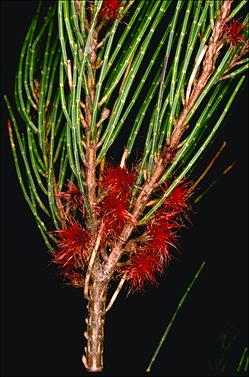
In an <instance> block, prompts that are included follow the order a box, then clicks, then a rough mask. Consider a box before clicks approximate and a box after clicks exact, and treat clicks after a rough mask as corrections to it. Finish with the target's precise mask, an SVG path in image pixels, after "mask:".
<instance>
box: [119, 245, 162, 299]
mask: <svg viewBox="0 0 249 377" xmlns="http://www.w3.org/2000/svg"><path fill="white" fill-rule="evenodd" d="M162 271H163V266H162V263H161V261H160V259H159V258H158V256H157V255H156V254H153V253H149V252H148V251H147V250H146V249H143V248H140V249H138V250H137V252H136V253H135V255H132V256H131V258H130V260H129V263H128V265H127V266H125V268H124V269H123V271H122V272H125V273H126V280H127V281H128V282H129V292H135V291H139V290H142V289H143V288H144V286H145V284H146V282H149V283H151V284H153V285H157V284H158V283H157V279H156V273H162Z"/></svg>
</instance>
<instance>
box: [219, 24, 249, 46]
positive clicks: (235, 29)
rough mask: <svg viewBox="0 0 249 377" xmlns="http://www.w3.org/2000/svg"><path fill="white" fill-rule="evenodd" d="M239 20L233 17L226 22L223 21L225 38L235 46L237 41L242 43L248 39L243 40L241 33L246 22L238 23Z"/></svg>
mask: <svg viewBox="0 0 249 377" xmlns="http://www.w3.org/2000/svg"><path fill="white" fill-rule="evenodd" d="M238 21H239V20H235V19H234V18H233V19H232V20H230V21H229V24H228V23H225V24H224V25H223V32H224V34H225V36H226V39H227V40H228V41H229V42H230V43H231V44H232V45H233V46H236V45H237V44H238V42H239V41H241V42H243V43H248V41H246V40H245V38H244V37H243V36H242V35H241V32H242V30H243V29H244V28H245V26H246V25H247V24H248V22H244V23H243V24H240V25H239V23H238Z"/></svg>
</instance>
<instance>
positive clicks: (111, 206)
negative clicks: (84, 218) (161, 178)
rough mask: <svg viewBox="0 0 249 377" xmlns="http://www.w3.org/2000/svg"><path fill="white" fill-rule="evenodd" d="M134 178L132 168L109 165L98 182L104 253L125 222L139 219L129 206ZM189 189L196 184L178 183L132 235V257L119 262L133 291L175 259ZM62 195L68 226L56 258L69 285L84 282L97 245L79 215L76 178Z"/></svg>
mask: <svg viewBox="0 0 249 377" xmlns="http://www.w3.org/2000/svg"><path fill="white" fill-rule="evenodd" d="M135 180H136V176H135V174H133V173H132V172H129V171H128V170H127V169H125V168H121V167H119V166H118V167H114V166H112V165H108V166H107V167H106V169H105V171H104V173H103V176H102V178H101V179H99V181H98V182H97V186H98V194H99V196H98V206H97V207H96V216H97V221H98V223H99V224H102V225H101V243H100V248H101V255H106V253H107V249H108V246H109V247H112V246H113V245H114V244H115V243H116V241H117V240H118V238H119V236H120V233H121V231H122V229H123V226H124V224H125V223H127V222H132V221H133V222H134V219H133V218H132V216H131V215H130V214H129V212H128V209H129V202H130V195H131V189H132V187H133V186H134V183H135ZM165 190H167V186H164V188H161V189H160V194H162V193H163V192H165ZM190 192H191V188H190V186H189V185H187V184H186V183H182V184H180V185H178V186H177V187H176V188H175V189H174V190H173V191H172V192H171V194H170V195H169V196H168V198H167V199H166V201H165V202H164V204H163V206H162V207H161V208H160V209H159V210H158V211H157V212H156V213H155V214H154V216H153V218H152V219H151V220H150V222H149V223H148V224H147V226H146V229H145V231H144V232H143V234H142V235H140V236H138V237H137V238H134V237H133V238H132V239H131V241H130V242H131V243H132V244H133V246H134V247H133V248H132V249H130V250H129V247H128V245H129V243H128V244H127V245H126V246H125V250H124V251H125V255H126V257H127V259H128V261H126V262H121V263H120V264H119V267H118V274H121V275H123V274H124V273H125V274H126V280H127V281H128V282H129V286H130V291H135V290H137V289H142V288H143V287H144V285H145V283H146V282H147V281H148V282H150V283H152V284H156V283H157V280H156V275H157V274H158V273H159V274H160V273H162V272H163V268H164V266H165V264H166V263H167V262H168V261H169V260H170V259H171V254H170V252H169V248H170V247H172V246H173V247H175V241H176V233H177V231H178V229H179V228H181V227H182V226H183V222H182V218H181V216H182V217H187V212H188V209H189V205H188V197H189V195H190ZM58 197H59V198H60V199H61V200H63V201H64V207H66V210H65V211H64V213H65V214H66V221H67V226H66V227H65V228H64V229H61V230H57V231H56V232H55V235H56V237H57V250H56V252H55V253H54V262H55V263H56V264H57V265H59V267H60V269H61V273H62V275H63V276H64V277H65V279H66V280H67V281H68V282H69V284H71V285H73V286H76V287H81V286H83V279H84V278H83V276H84V271H86V267H87V264H88V261H89V258H90V252H91V250H92V247H93V244H92V240H93V237H92V234H91V232H90V231H89V230H87V229H86V227H85V226H83V225H82V224H81V223H80V221H76V220H75V219H74V217H75V213H76V212H75V210H78V209H80V211H81V212H80V213H81V214H82V213H83V214H84V210H83V209H82V208H83V207H84V201H83V198H82V194H81V193H80V191H79V189H78V188H77V186H76V185H75V184H73V183H72V182H69V183H68V185H67V191H65V192H61V193H59V194H58Z"/></svg>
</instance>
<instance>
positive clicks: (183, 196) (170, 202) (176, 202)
mask: <svg viewBox="0 0 249 377" xmlns="http://www.w3.org/2000/svg"><path fill="white" fill-rule="evenodd" d="M166 189H167V187H166ZM190 194H191V187H190V184H189V183H183V182H182V183H181V184H179V185H178V186H176V188H174V190H173V191H172V192H171V193H170V195H169V196H168V197H167V198H166V200H165V203H164V205H165V207H167V208H170V209H171V210H173V211H175V212H178V213H180V212H186V211H187V209H188V208H189V204H188V198H189V196H190Z"/></svg>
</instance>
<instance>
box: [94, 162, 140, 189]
mask: <svg viewBox="0 0 249 377" xmlns="http://www.w3.org/2000/svg"><path fill="white" fill-rule="evenodd" d="M134 182H135V176H134V175H133V174H132V173H130V172H129V171H128V170H127V169H125V168H121V167H120V166H112V165H109V166H108V167H107V168H106V170H105V174H104V176H103V178H102V180H101V181H99V186H100V187H102V188H104V189H105V190H106V191H107V192H109V193H112V194H113V195H114V194H117V195H118V194H120V193H122V194H125V195H128V194H129V190H130V188H131V187H132V185H133V183H134Z"/></svg>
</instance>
